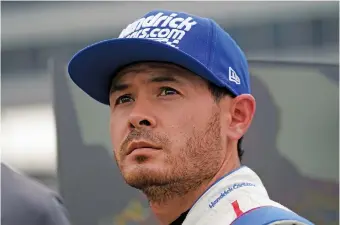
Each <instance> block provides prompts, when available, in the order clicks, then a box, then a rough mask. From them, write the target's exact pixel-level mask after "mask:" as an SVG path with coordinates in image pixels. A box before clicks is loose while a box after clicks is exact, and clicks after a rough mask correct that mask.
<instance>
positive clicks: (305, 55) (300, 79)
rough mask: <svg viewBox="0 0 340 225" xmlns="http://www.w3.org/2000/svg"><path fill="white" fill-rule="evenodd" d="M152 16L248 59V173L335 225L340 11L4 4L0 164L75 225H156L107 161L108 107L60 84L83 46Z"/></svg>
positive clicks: (256, 5)
mask: <svg viewBox="0 0 340 225" xmlns="http://www.w3.org/2000/svg"><path fill="white" fill-rule="evenodd" d="M153 9H174V10H180V11H186V12H189V13H193V14H197V15H200V16H206V17H210V18H212V19H215V20H216V21H217V22H218V23H219V24H220V25H221V26H222V27H223V28H225V29H226V30H227V31H228V32H229V33H230V34H231V36H232V37H233V38H234V39H236V41H237V42H238V43H239V45H240V46H241V47H242V49H243V50H244V51H245V53H246V55H247V57H248V59H249V67H250V73H251V80H252V89H253V94H254V96H255V98H256V99H257V104H258V106H257V113H256V116H255V119H254V123H253V125H252V126H251V128H250V130H249V132H248V133H247V135H246V137H245V140H244V149H245V156H244V164H246V165H248V166H249V167H251V168H253V169H254V170H255V171H257V172H258V173H259V175H260V176H261V178H262V179H263V182H264V184H265V185H266V187H267V188H268V192H269V194H270V196H271V197H272V198H273V199H275V200H277V201H279V202H281V203H282V204H285V205H287V206H288V207H290V208H291V209H293V210H295V211H297V212H298V213H300V214H301V215H302V216H305V217H307V218H308V219H310V220H311V221H313V222H314V223H316V224H327V225H335V224H339V214H338V211H339V200H338V198H339V189H338V185H339V2H336V1H333V2H327V1H320V2H27V1H25V2H4V1H2V2H1V98H2V99H1V125H2V140H1V150H2V151H1V160H2V162H5V163H7V164H9V165H11V166H13V167H15V168H17V169H18V170H21V171H23V172H24V173H26V174H27V175H28V176H31V177H33V178H35V179H38V180H39V181H40V182H42V183H43V184H45V185H47V186H48V187H50V188H52V189H54V190H56V191H58V192H59V193H60V194H61V195H62V197H63V198H64V200H65V204H66V207H67V208H68V210H69V212H70V214H71V219H72V222H73V224H75V225H112V224H117V225H130V224H148V225H151V224H156V223H155V220H154V218H153V217H152V215H151V214H150V212H149V210H148V207H147V202H146V201H145V199H144V198H143V195H142V194H141V193H139V192H137V191H135V190H134V189H132V188H130V187H128V186H127V185H126V184H125V183H124V182H123V179H122V177H121V176H120V173H119V171H118V169H117V167H116V164H115V162H114V158H113V155H112V149H111V146H110V139H109V134H108V131H109V127H108V121H109V110H108V108H107V107H106V106H104V105H101V104H99V103H97V102H95V101H93V100H92V99H90V98H89V97H88V96H86V95H85V94H84V93H83V92H81V91H80V90H79V89H78V88H77V87H76V86H75V85H74V84H73V83H72V82H71V81H70V79H69V78H68V75H67V71H66V67H67V63H68V61H69V60H70V58H71V57H72V55H73V54H74V53H75V52H76V51H78V50H79V49H81V48H83V47H85V46H87V45H89V44H91V43H93V42H96V41H100V40H103V39H109V38H113V37H117V36H118V35H119V33H120V31H121V30H122V28H124V27H125V26H126V25H127V24H129V23H131V22H133V21H134V20H135V19H137V18H139V17H141V16H143V15H144V14H145V13H146V12H147V11H149V10H153Z"/></svg>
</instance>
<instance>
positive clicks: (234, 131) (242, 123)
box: [227, 94, 256, 140]
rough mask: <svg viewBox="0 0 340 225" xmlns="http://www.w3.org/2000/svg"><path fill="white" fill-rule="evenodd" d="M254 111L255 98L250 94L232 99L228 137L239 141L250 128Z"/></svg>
mask: <svg viewBox="0 0 340 225" xmlns="http://www.w3.org/2000/svg"><path fill="white" fill-rule="evenodd" d="M255 110H256V102H255V98H254V97H253V96H252V95H250V94H242V95H239V96H237V97H235V98H233V99H232V101H231V103H230V107H229V119H230V123H229V127H228V131H227V132H228V137H229V138H231V139H235V140H238V139H240V138H241V137H242V136H243V135H244V134H245V133H246V132H247V130H248V128H249V127H250V124H251V122H252V120H253V117H254V115H255Z"/></svg>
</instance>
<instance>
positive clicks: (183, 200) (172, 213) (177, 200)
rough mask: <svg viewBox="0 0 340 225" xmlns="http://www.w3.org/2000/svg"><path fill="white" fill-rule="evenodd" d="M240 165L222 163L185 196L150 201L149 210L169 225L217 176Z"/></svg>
mask: <svg viewBox="0 0 340 225" xmlns="http://www.w3.org/2000/svg"><path fill="white" fill-rule="evenodd" d="M238 167H240V163H235V164H230V163H226V164H223V166H222V167H221V169H220V170H219V171H218V172H217V173H216V174H215V176H214V177H213V178H212V179H211V180H210V181H207V182H205V183H202V184H201V186H200V187H198V188H197V189H196V190H194V191H191V192H190V193H187V194H186V195H185V196H178V197H174V198H172V199H169V200H168V201H166V202H162V203H150V207H151V210H152V211H153V213H154V214H155V216H156V217H157V218H158V220H159V221H160V222H161V224H162V225H169V224H170V223H172V222H173V221H175V220H176V219H177V218H178V217H179V216H180V215H181V214H182V213H184V212H185V211H187V210H189V209H190V208H191V207H192V206H193V204H194V202H196V201H197V199H198V198H199V197H200V196H201V195H202V194H203V193H204V192H205V191H206V190H207V189H208V188H209V187H210V186H211V185H213V184H214V183H215V182H216V181H217V180H218V179H219V178H221V177H222V176H224V175H225V174H227V173H228V172H230V171H232V170H234V169H236V168H238Z"/></svg>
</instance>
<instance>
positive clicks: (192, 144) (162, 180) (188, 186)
mask: <svg viewBox="0 0 340 225" xmlns="http://www.w3.org/2000/svg"><path fill="white" fill-rule="evenodd" d="M140 137H142V138H143V139H146V140H150V141H152V142H154V143H158V144H161V145H162V146H170V144H171V142H170V139H169V138H167V137H164V136H162V137H160V136H159V135H155V134H151V133H150V131H133V132H132V134H131V135H129V137H128V138H127V140H126V141H125V143H128V142H129V141H130V140H132V139H133V138H140ZM122 146H124V144H123V145H122ZM164 151H165V152H164V154H165V164H166V165H171V168H170V169H168V170H166V171H165V170H164V169H162V168H161V169H160V170H159V171H155V170H150V169H147V168H145V167H143V162H141V163H140V164H138V165H135V166H136V168H134V171H133V174H124V172H123V171H122V172H123V176H124V179H125V181H126V182H127V183H128V184H129V185H130V186H132V187H134V188H136V189H139V190H141V191H142V192H143V193H144V194H145V195H146V196H147V198H148V200H149V201H150V202H153V203H162V202H166V201H167V200H169V199H171V198H173V197H181V196H184V195H185V194H187V193H189V192H191V191H194V190H196V189H197V188H199V187H200V186H201V185H202V184H203V183H208V182H209V181H210V180H211V179H212V178H213V177H214V176H215V174H216V173H217V171H218V169H219V168H220V166H221V158H220V152H221V151H222V145H221V134H220V113H219V112H215V113H213V114H212V116H211V117H210V119H209V121H208V123H207V125H206V128H205V129H204V130H198V129H196V128H194V130H193V132H192V134H191V135H190V136H188V138H187V141H186V146H185V147H184V148H183V149H181V150H180V151H179V154H178V155H172V154H171V152H168V151H167V150H164ZM121 152H123V149H122V151H121ZM145 160H148V159H147V158H145ZM118 164H119V163H118Z"/></svg>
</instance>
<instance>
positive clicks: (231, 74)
mask: <svg viewBox="0 0 340 225" xmlns="http://www.w3.org/2000/svg"><path fill="white" fill-rule="evenodd" d="M229 80H230V81H231V82H234V83H236V84H241V80H240V78H239V77H238V76H237V74H236V72H235V71H234V70H233V69H232V68H231V67H230V66H229Z"/></svg>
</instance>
